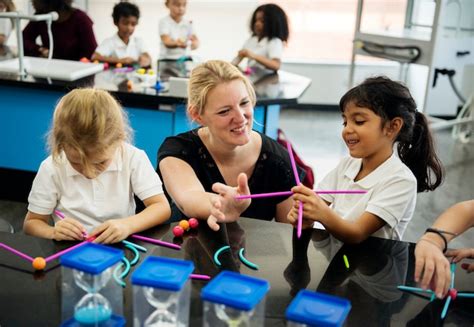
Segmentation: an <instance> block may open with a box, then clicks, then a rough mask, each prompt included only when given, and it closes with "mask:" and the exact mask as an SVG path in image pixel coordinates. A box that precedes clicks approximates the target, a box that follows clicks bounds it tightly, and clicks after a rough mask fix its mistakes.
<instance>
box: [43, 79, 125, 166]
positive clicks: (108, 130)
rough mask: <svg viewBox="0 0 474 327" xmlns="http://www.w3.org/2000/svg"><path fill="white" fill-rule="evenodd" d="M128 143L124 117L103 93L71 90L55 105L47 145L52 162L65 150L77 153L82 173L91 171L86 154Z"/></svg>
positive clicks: (99, 152)
mask: <svg viewBox="0 0 474 327" xmlns="http://www.w3.org/2000/svg"><path fill="white" fill-rule="evenodd" d="M131 139H132V129H131V128H130V124H129V122H128V117H127V114H126V113H125V111H124V110H123V109H122V107H121V106H120V105H119V104H118V102H117V101H116V100H115V99H114V98H113V97H112V96H111V95H110V94H109V93H108V92H106V91H102V90H97V89H91V88H85V89H75V90H72V91H71V92H69V93H68V94H66V95H65V96H63V97H62V98H61V100H60V101H59V103H58V105H57V106H56V109H55V111H54V116H53V126H52V128H51V130H50V132H49V135H48V144H49V148H50V151H51V155H52V156H53V159H54V160H55V161H56V162H59V160H60V159H59V158H60V157H61V152H62V151H64V149H65V147H67V148H71V149H74V150H75V151H77V152H78V153H79V156H80V158H81V163H82V164H83V165H84V167H85V170H86V171H93V168H92V165H91V163H90V162H89V160H88V156H89V155H90V154H101V153H104V152H105V151H106V150H107V149H109V148H110V146H115V145H118V144H119V143H121V142H123V141H128V142H131Z"/></svg>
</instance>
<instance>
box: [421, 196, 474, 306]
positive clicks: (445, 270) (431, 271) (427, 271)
mask: <svg viewBox="0 0 474 327" xmlns="http://www.w3.org/2000/svg"><path fill="white" fill-rule="evenodd" d="M472 227H474V200H469V201H464V202H460V203H458V204H456V205H454V206H452V207H451V208H449V209H448V210H446V211H445V212H443V213H442V214H441V216H439V218H438V219H436V221H435V223H434V224H433V226H432V227H431V228H429V229H427V230H426V232H425V234H424V235H423V236H422V237H421V238H420V240H419V241H418V243H417V244H416V248H415V257H416V266H415V281H417V282H421V287H422V288H423V289H426V288H427V287H430V288H431V289H432V290H433V291H435V293H436V296H437V297H438V298H440V299H442V298H443V297H444V296H445V295H446V293H447V292H448V290H449V287H450V282H451V270H450V267H449V261H448V259H446V257H445V255H444V254H443V253H445V254H446V256H447V257H452V258H453V262H456V263H457V262H460V261H461V260H463V259H464V258H471V259H472V258H474V248H466V249H457V250H447V251H446V249H447V246H448V242H449V241H451V240H452V239H453V238H455V237H456V236H458V235H459V234H461V233H462V232H464V231H466V230H468V229H469V228H472ZM461 268H463V269H465V270H467V271H468V272H473V271H474V263H472V262H471V263H470V264H469V263H463V264H462V265H461Z"/></svg>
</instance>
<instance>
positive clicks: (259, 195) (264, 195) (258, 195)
mask: <svg viewBox="0 0 474 327" xmlns="http://www.w3.org/2000/svg"><path fill="white" fill-rule="evenodd" d="M313 191H314V193H316V194H365V193H367V191H364V190H325V191H317V190H313ZM292 194H293V192H292V191H283V192H271V193H256V194H249V195H239V196H236V197H235V199H236V200H245V199H258V198H271V197H276V196H286V195H292Z"/></svg>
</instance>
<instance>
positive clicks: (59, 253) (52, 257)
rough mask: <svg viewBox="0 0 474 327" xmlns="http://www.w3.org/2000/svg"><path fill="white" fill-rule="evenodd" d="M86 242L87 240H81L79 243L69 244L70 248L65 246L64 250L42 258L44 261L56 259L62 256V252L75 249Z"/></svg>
mask: <svg viewBox="0 0 474 327" xmlns="http://www.w3.org/2000/svg"><path fill="white" fill-rule="evenodd" d="M87 243H89V242H88V241H83V242H81V243H79V244H76V245H74V246H71V247H70V248H67V249H66V250H62V251H59V252H58V253H56V254H53V255H51V256H49V257H47V258H44V260H45V261H46V262H50V261H52V260H54V259H56V258H59V257H60V256H62V255H63V254H66V253H68V252H70V251H72V250H75V249H77V248H78V247H81V246H83V245H84V244H87Z"/></svg>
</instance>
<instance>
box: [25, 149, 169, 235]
mask: <svg viewBox="0 0 474 327" xmlns="http://www.w3.org/2000/svg"><path fill="white" fill-rule="evenodd" d="M61 161H62V162H61V163H60V164H56V163H55V162H53V159H52V157H51V156H49V157H48V158H47V159H46V160H44V161H43V162H42V163H41V166H40V168H39V171H38V174H37V175H36V177H35V180H34V181H33V186H32V188H31V191H30V195H29V197H28V202H29V205H28V210H29V211H31V212H34V213H37V214H40V215H50V214H52V213H53V211H54V210H55V209H57V210H60V211H62V212H63V213H64V214H65V215H66V217H71V218H74V219H77V220H78V221H79V222H80V223H82V224H83V225H84V228H85V229H86V230H87V231H88V232H91V231H92V229H93V228H95V227H96V226H98V225H100V224H101V223H103V222H105V221H106V220H108V219H116V218H124V217H129V216H131V215H134V214H135V201H134V195H136V196H137V197H138V198H139V199H140V200H145V199H147V198H149V197H151V196H154V195H158V194H162V193H163V188H162V184H161V181H160V178H159V177H158V175H157V174H156V172H155V170H154V169H153V166H152V164H151V162H150V160H149V159H148V157H147V155H146V153H145V152H144V151H142V150H139V149H137V148H136V147H134V146H132V145H130V144H128V143H123V144H122V146H121V147H119V148H118V149H117V151H116V153H115V155H114V158H113V160H112V162H111V163H110V165H109V167H107V169H106V170H105V171H104V172H102V173H101V174H100V175H99V176H97V177H96V178H94V179H88V178H86V177H84V176H83V175H82V174H80V173H79V172H77V171H76V170H75V169H74V168H73V167H72V166H71V165H70V163H69V161H68V160H67V159H66V158H65V155H63V156H62V160H61ZM53 217H54V220H55V222H56V221H57V220H58V219H59V217H56V216H55V215H53Z"/></svg>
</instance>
